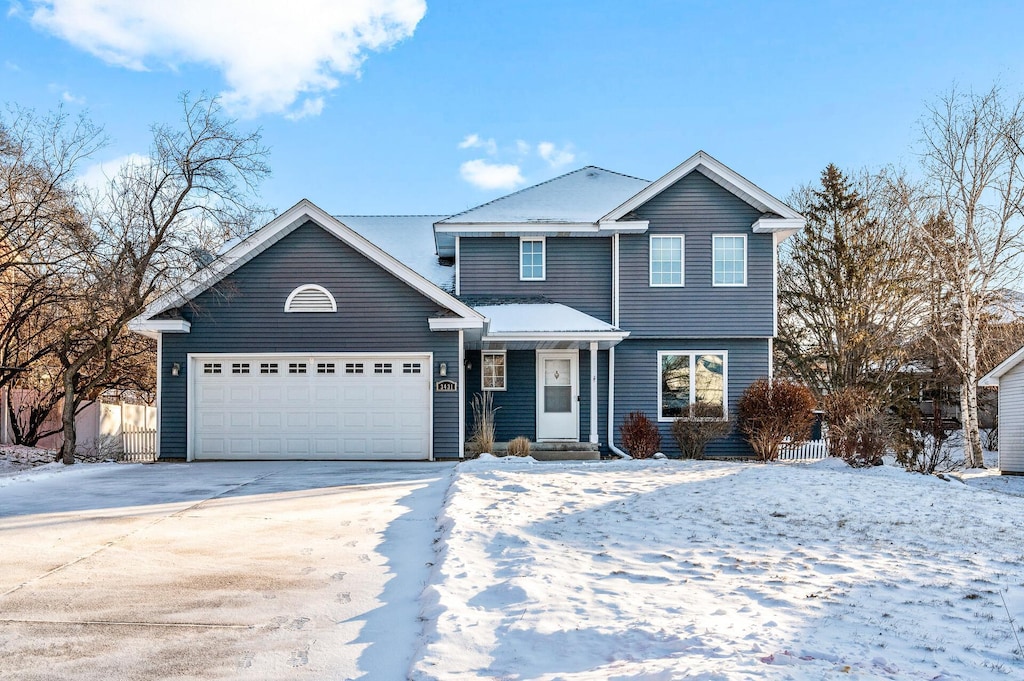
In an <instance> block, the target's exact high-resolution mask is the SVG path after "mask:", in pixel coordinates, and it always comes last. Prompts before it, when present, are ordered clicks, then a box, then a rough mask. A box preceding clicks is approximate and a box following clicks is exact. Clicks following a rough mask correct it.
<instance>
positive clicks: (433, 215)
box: [333, 213, 448, 218]
mask: <svg viewBox="0 0 1024 681" xmlns="http://www.w3.org/2000/svg"><path fill="white" fill-rule="evenodd" d="M447 216H448V214H447V213H408V214H399V213H389V214H387V215H373V214H370V213H335V214H334V215H333V217H336V218H436V217H447Z"/></svg>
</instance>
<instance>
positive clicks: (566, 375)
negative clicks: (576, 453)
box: [537, 350, 580, 441]
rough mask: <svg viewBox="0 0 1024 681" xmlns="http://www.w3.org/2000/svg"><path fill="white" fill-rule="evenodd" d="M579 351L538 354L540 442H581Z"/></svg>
mask: <svg viewBox="0 0 1024 681" xmlns="http://www.w3.org/2000/svg"><path fill="white" fill-rule="evenodd" d="M579 358H580V354H579V351H578V350H568V351H565V350H560V351H558V352H555V351H541V350H538V351H537V440H574V441H577V440H579V439H580V418H579V394H580V389H579V385H580V384H579Z"/></svg>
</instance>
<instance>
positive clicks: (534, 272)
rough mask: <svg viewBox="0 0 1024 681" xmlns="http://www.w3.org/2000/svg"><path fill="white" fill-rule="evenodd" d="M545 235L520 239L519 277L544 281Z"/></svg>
mask: <svg viewBox="0 0 1024 681" xmlns="http://www.w3.org/2000/svg"><path fill="white" fill-rule="evenodd" d="M545 246H546V244H545V242H544V237H539V238H530V239H528V238H523V239H520V240H519V279H520V280H522V281H544V264H545V253H544V247H545Z"/></svg>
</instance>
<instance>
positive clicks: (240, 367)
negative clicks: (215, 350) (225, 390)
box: [231, 362, 249, 374]
mask: <svg viewBox="0 0 1024 681" xmlns="http://www.w3.org/2000/svg"><path fill="white" fill-rule="evenodd" d="M231 373H233V374H247V373H249V363H248V362H244V363H243V362H234V363H233V364H232V365H231Z"/></svg>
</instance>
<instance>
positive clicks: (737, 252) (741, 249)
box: [711, 234, 747, 286]
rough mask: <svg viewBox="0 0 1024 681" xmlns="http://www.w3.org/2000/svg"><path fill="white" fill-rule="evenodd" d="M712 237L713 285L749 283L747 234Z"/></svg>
mask: <svg viewBox="0 0 1024 681" xmlns="http://www.w3.org/2000/svg"><path fill="white" fill-rule="evenodd" d="M711 239H712V243H713V245H712V248H711V251H712V256H711V258H712V260H713V263H714V274H712V278H711V285H712V286H746V285H747V236H746V235H745V234H736V235H725V236H723V235H718V234H716V235H714V236H713V237H711Z"/></svg>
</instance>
